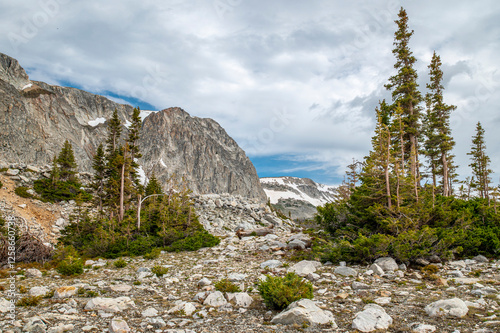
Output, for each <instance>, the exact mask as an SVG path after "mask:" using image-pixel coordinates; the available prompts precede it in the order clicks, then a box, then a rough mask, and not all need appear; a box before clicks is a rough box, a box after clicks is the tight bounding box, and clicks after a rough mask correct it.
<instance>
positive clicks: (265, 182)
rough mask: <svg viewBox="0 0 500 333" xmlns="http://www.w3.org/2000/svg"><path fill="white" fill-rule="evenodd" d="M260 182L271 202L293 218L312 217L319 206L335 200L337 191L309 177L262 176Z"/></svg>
mask: <svg viewBox="0 0 500 333" xmlns="http://www.w3.org/2000/svg"><path fill="white" fill-rule="evenodd" d="M260 183H261V185H262V187H263V189H264V191H265V192H266V195H267V197H268V198H269V200H270V201H271V203H272V204H273V205H275V206H276V207H277V208H279V209H280V210H281V211H283V212H284V213H285V214H286V215H289V214H291V217H292V218H293V219H308V218H312V217H313V216H314V214H315V213H316V207H317V206H322V205H324V204H325V203H327V202H331V201H334V200H335V193H336V191H337V188H336V187H334V186H328V185H323V184H318V183H316V182H314V181H313V180H311V179H309V178H297V177H276V178H261V179H260Z"/></svg>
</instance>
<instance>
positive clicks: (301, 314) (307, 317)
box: [271, 299, 337, 328]
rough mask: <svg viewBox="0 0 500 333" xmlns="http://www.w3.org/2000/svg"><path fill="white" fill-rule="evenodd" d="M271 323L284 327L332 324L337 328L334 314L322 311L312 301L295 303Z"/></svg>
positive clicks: (306, 300)
mask: <svg viewBox="0 0 500 333" xmlns="http://www.w3.org/2000/svg"><path fill="white" fill-rule="evenodd" d="M271 323H273V324H283V325H292V324H298V325H302V324H303V323H307V324H309V325H314V324H321V325H322V324H331V325H332V327H333V328H336V327H337V324H336V323H335V318H334V317H333V314H332V313H331V312H330V311H325V310H322V309H320V308H319V307H318V306H316V303H315V302H314V301H311V300H310V299H301V300H299V301H296V302H293V303H292V304H290V305H289V306H288V307H287V308H286V309H285V310H284V311H283V312H281V313H280V314H278V315H277V316H275V317H274V318H273V319H272V320H271Z"/></svg>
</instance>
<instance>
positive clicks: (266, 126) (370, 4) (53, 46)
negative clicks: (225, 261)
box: [0, 0, 500, 178]
mask: <svg viewBox="0 0 500 333" xmlns="http://www.w3.org/2000/svg"><path fill="white" fill-rule="evenodd" d="M49 3H52V4H56V5H57V6H54V5H53V6H52V7H50V6H49V7H47V4H49ZM401 3H402V2H400V1H392V0H387V1H378V2H374V1H368V0H363V1H355V2H345V1H322V0H311V1H299V0H286V1H285V0H277V1H263V0H255V1H248V0H238V1H233V0H231V1H229V0H220V1H219V0H217V1H202V0H187V1H186V0H182V1H181V0H170V1H163V2H159V1H153V0H144V1H140V2H137V1H131V0H128V1H123V0H122V1H117V0H110V1H106V2H102V1H97V0H89V1H85V2H73V1H71V2H70V1H67V0H51V1H45V2H44V1H41V2H39V1H35V0H25V1H22V2H16V3H15V4H14V3H13V2H12V1H7V0H0V13H1V14H0V15H1V19H0V29H2V31H4V33H3V34H1V35H0V52H3V53H6V54H8V55H11V56H13V57H15V58H16V59H18V60H19V61H20V62H21V64H22V65H23V66H24V67H25V68H27V69H28V71H29V73H30V76H31V78H32V79H34V80H42V81H46V82H48V83H52V84H71V85H77V86H79V87H82V88H83V89H85V90H89V91H92V92H96V93H102V94H109V93H111V94H112V95H113V96H115V95H119V96H130V97H133V98H138V99H141V100H144V101H145V102H147V103H150V104H152V105H154V106H155V107H156V108H157V109H163V108H167V107H170V106H180V107H182V108H184V109H185V110H186V111H188V112H189V113H191V114H192V115H195V116H200V117H210V118H214V119H215V120H217V121H218V122H220V123H221V125H222V126H223V127H224V128H225V129H226V130H227V132H228V133H229V134H230V135H231V136H233V137H234V138H235V139H236V140H237V142H238V143H240V145H242V146H243V147H244V148H246V149H247V152H248V153H249V154H251V155H252V156H266V155H270V154H276V155H291V156H298V158H299V159H302V160H303V161H311V162H314V163H315V166H313V168H322V169H329V168H332V170H338V167H341V169H342V168H344V167H345V164H347V163H350V161H351V157H356V158H362V157H363V156H364V155H366V154H367V153H368V150H369V148H370V137H371V135H372V130H373V125H374V123H373V118H374V115H373V110H374V108H375V106H376V104H377V102H378V100H379V99H382V98H387V99H390V94H389V92H387V91H386V90H385V89H384V88H383V84H385V83H386V82H387V79H388V77H389V76H391V75H392V74H393V72H394V69H393V64H394V58H393V55H392V53H391V49H392V47H393V46H392V41H393V34H394V30H395V24H394V22H393V21H394V20H395V19H396V18H397V12H398V10H399V8H400V6H401ZM44 4H45V5H44ZM220 4H225V6H222V7H221V6H220ZM216 5H219V6H218V7H217V6H216ZM404 5H405V7H406V8H407V10H408V14H409V18H410V21H409V23H410V27H411V28H412V29H414V30H415V34H414V36H413V37H412V40H411V48H412V50H413V52H414V55H415V56H416V57H417V59H418V62H417V69H418V71H419V76H420V79H419V83H420V88H421V89H422V90H425V89H424V88H425V83H426V82H427V71H428V70H427V64H428V62H429V61H430V57H431V55H432V52H433V51H434V50H436V51H437V52H438V53H439V54H440V55H441V57H442V61H443V69H444V71H445V88H446V95H445V98H446V101H447V102H448V103H450V104H456V105H457V106H458V109H457V111H456V113H455V114H454V115H453V117H452V123H453V125H454V128H453V133H454V135H455V137H456V142H457V146H456V149H455V154H456V155H457V162H458V164H459V165H460V166H461V168H460V169H459V172H460V173H462V174H464V175H466V174H467V173H469V172H470V171H469V170H468V167H467V164H468V157H467V155H466V153H467V151H468V150H469V147H470V137H471V136H472V135H473V132H474V126H475V123H476V122H477V121H478V120H479V121H481V122H482V123H483V125H484V127H485V129H486V134H487V140H488V141H487V145H488V152H489V154H490V155H491V156H492V161H493V163H492V164H493V165H492V167H493V169H495V168H497V167H496V166H497V165H499V164H500V160H499V158H500V157H497V156H500V146H499V145H500V144H498V143H497V142H498V141H499V140H498V135H497V134H496V126H497V125H498V123H499V122H500V119H499V117H498V116H497V112H498V111H497V109H498V108H497V105H499V102H500V100H499V99H500V97H497V96H498V95H499V94H498V89H499V87H500V77H499V75H500V72H498V67H499V65H498V58H499V53H500V42H499V40H498V37H497V36H498V34H499V30H500V27H499V26H498V17H499V12H500V3H498V2H496V1H493V0H484V1H478V2H458V3H457V2H456V1H440V2H435V1H430V0H426V1H420V2H411V3H406V2H405V3H404ZM44 18H46V20H44ZM13 36H14V37H15V36H17V37H18V38H17V39H16V38H14V37H13ZM114 99H115V100H120V97H115V98H114ZM312 106H314V107H312ZM283 112H285V113H286V114H285V117H284V118H283ZM280 113H281V114H282V118H281V120H280V118H279V117H280V116H279V114H280ZM308 167H309V166H308ZM497 169H498V168H497ZM495 171H496V172H497V173H500V169H498V170H496V169H495ZM335 172H338V171H335ZM497 178H498V177H497Z"/></svg>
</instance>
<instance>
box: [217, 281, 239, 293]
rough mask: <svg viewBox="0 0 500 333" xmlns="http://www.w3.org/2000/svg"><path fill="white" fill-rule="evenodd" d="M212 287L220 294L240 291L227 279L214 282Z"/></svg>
mask: <svg viewBox="0 0 500 333" xmlns="http://www.w3.org/2000/svg"><path fill="white" fill-rule="evenodd" d="M214 286H215V290H218V291H220V292H222V293H239V292H240V291H241V289H240V287H238V286H237V285H236V284H235V283H234V282H231V281H229V280H228V279H222V280H220V281H217V282H215V285H214Z"/></svg>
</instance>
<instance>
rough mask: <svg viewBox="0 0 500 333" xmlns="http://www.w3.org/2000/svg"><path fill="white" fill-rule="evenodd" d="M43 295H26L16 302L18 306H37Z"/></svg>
mask: <svg viewBox="0 0 500 333" xmlns="http://www.w3.org/2000/svg"><path fill="white" fill-rule="evenodd" d="M42 298H43V296H26V297H23V298H21V299H20V300H18V301H17V302H16V306H37V305H38V304H40V301H41V300H42Z"/></svg>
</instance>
